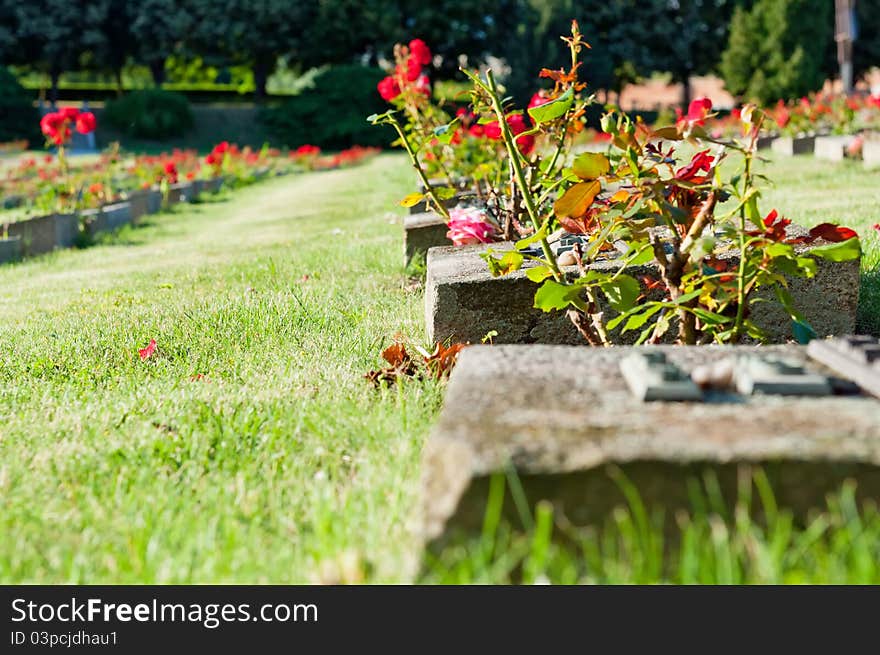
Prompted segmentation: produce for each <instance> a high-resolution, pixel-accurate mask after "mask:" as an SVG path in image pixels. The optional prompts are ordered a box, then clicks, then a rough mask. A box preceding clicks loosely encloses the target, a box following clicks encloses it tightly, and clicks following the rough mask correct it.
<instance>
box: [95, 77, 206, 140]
mask: <svg viewBox="0 0 880 655" xmlns="http://www.w3.org/2000/svg"><path fill="white" fill-rule="evenodd" d="M104 116H105V117H106V119H107V121H108V122H109V123H110V124H111V125H113V126H114V127H116V128H117V129H118V130H120V131H122V132H123V133H125V134H127V135H129V136H133V137H137V138H141V139H157V140H161V139H167V138H169V137H174V136H180V135H182V134H183V133H184V132H185V131H186V130H187V128H189V127H192V124H193V117H192V112H191V111H190V108H189V102H188V101H187V99H186V96H184V95H181V94H180V93H174V92H173V91H164V90H162V89H145V90H143V91H134V92H132V93H129V94H126V95H125V96H123V97H121V98H119V99H118V100H112V101H110V102H108V103H107V108H106V110H105V112H104Z"/></svg>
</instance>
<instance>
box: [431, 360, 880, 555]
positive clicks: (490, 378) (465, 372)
mask: <svg viewBox="0 0 880 655" xmlns="http://www.w3.org/2000/svg"><path fill="white" fill-rule="evenodd" d="M806 350H807V349H806V348H805V347H803V346H794V345H790V346H761V347H755V346H723V347H722V346H691V347H676V346H649V347H639V348H633V347H616V348H576V347H570V346H537V345H531V346H472V347H470V348H466V349H465V350H464V351H462V353H461V355H460V356H459V361H458V364H457V366H456V368H455V370H454V371H453V373H452V377H451V378H450V381H449V386H448V388H447V393H446V399H445V402H444V407H443V410H442V412H441V414H440V418H439V420H438V422H437V424H436V426H435V428H434V430H433V432H432V433H431V435H430V437H429V439H428V441H427V444H426V446H425V450H424V455H423V467H422V470H423V477H422V489H421V507H422V518H423V521H422V526H421V535H422V537H423V539H424V541H425V543H426V544H428V545H429V546H431V547H434V546H441V545H443V544H444V543H446V542H447V540H448V539H449V538H451V537H452V536H453V535H455V534H466V535H478V534H479V533H480V530H481V526H482V522H483V519H484V516H485V510H486V499H487V489H488V485H489V480H490V478H491V476H493V475H495V474H499V473H501V474H505V472H508V473H507V474H508V475H509V471H515V472H516V476H517V479H518V481H519V485H521V489H522V491H523V493H524V495H525V497H526V500H527V502H528V506H529V509H530V510H533V508H534V503H536V502H537V501H539V500H548V501H550V502H551V503H552V504H553V506H554V510H555V513H556V515H557V516H558V517H563V516H564V519H561V518H560V520H564V521H566V522H567V523H568V524H569V525H571V526H572V527H579V526H585V525H597V524H601V523H602V522H603V521H604V520H606V519H607V518H608V517H609V516H610V514H611V512H613V511H614V510H615V508H618V507H626V506H627V500H626V497H625V496H624V494H623V493H622V491H621V488H620V486H619V482H618V480H619V476H620V475H624V476H626V478H627V479H629V480H630V481H631V482H632V483H633V484H634V485H635V487H636V489H637V490H638V492H639V494H640V496H641V499H642V501H643V502H644V504H645V506H646V510H647V511H649V512H650V511H653V510H654V509H656V508H659V507H662V508H664V509H665V514H664V515H665V517H666V518H667V519H668V520H669V521H672V518H671V517H674V516H675V513H674V512H675V510H676V509H679V508H683V509H688V508H691V507H692V505H691V500H690V498H691V496H690V493H691V491H690V490H689V487H688V480H689V479H691V480H693V479H694V478H696V479H697V480H698V481H699V480H700V479H701V476H703V475H704V474H705V473H706V472H707V471H709V472H711V473H712V474H714V475H715V476H716V477H717V479H718V482H719V488H720V490H721V492H722V494H723V497H724V499H725V500H726V501H727V502H728V503H729V504H730V505H732V504H733V502H734V501H735V499H736V495H737V492H736V489H737V479H738V476H741V475H742V474H743V473H744V472H747V471H748V470H749V469H750V468H752V467H754V466H761V467H762V468H763V469H764V470H765V472H766V473H767V475H768V477H769V478H770V481H771V484H772V488H773V491H774V494H775V497H776V501H777V503H778V504H779V506H780V507H781V508H785V509H786V510H791V511H793V512H794V513H795V516H796V518H797V519H798V520H801V519H803V518H804V517H805V516H806V515H807V513H808V512H809V511H811V510H813V509H816V508H819V507H824V505H825V499H826V494H827V493H829V492H832V491H835V490H836V489H838V488H839V485H840V484H841V483H842V481H843V480H846V479H854V480H856V481H857V482H858V488H857V491H858V493H859V495H860V497H871V498H876V499H880V401H878V400H877V399H875V398H872V397H871V396H869V395H866V394H858V395H839V396H835V395H827V396H818V397H817V396H812V395H797V396H779V395H769V394H757V395H741V394H738V393H736V392H735V391H724V392H722V391H707V392H705V394H704V397H703V399H702V400H700V401H697V402H664V401H654V402H647V403H646V402H643V401H642V400H640V399H639V398H637V397H635V396H634V395H633V394H632V393H631V391H630V388H629V386H628V385H627V382H626V379H625V378H624V375H623V373H622V372H621V361H622V360H624V359H626V358H628V357H630V356H631V355H632V354H634V353H642V352H644V351H650V352H651V353H660V354H662V355H663V356H664V357H665V359H666V363H668V364H671V365H673V366H675V367H677V368H678V369H680V370H682V371H684V372H685V373H687V374H690V373H692V372H693V371H695V370H696V368H697V367H699V366H703V365H706V364H713V363H714V364H717V363H719V362H721V361H723V360H724V359H727V358H729V357H731V356H734V357H736V358H742V357H746V356H750V357H765V358H776V359H779V360H784V361H786V362H788V363H789V365H791V366H793V367H795V368H798V367H802V368H803V370H804V371H805V372H806V373H807V374H809V375H816V376H819V377H831V376H834V375H836V374H835V372H834V371H832V370H830V369H827V368H825V367H824V366H822V365H821V364H819V363H817V362H815V361H811V360H810V359H809V358H808V355H807V352H806ZM515 507H516V503H514V502H511V500H510V499H509V498H508V499H507V500H505V503H504V512H505V516H506V518H508V519H509V520H510V521H511V522H512V523H517V522H518V516H519V514H518V512H517V510H516V509H515Z"/></svg>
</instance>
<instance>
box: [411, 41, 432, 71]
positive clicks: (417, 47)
mask: <svg viewBox="0 0 880 655" xmlns="http://www.w3.org/2000/svg"><path fill="white" fill-rule="evenodd" d="M409 54H410V56H411V57H412V58H413V59H415V60H416V61H417V62H418V63H419V64H420V65H421V66H428V65H430V63H431V60H432V59H434V57H433V55H431V50H430V48H428V45H427V44H426V43H425V42H424V41H422V40H421V39H413V40H412V41H410V42H409Z"/></svg>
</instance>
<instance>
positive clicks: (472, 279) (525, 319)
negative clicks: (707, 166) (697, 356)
mask: <svg viewBox="0 0 880 655" xmlns="http://www.w3.org/2000/svg"><path fill="white" fill-rule="evenodd" d="M491 247H492V248H493V249H494V250H496V251H503V250H509V249H511V248H512V247H513V244H512V243H496V244H492V246H491ZM486 249H487V246H483V245H479V246H453V247H440V248H432V249H430V250H429V251H428V258H427V265H428V271H427V279H426V282H425V321H426V324H427V330H428V338H429V339H430V340H431V341H432V342H433V341H444V340H446V339H452V340H454V341H469V342H471V343H479V342H480V341H481V340H482V339H483V337H485V336H486V335H487V334H488V333H489V332H490V331H492V330H494V331H496V332H497V333H498V334H497V336H496V337H494V340H495V341H496V342H497V343H547V344H571V345H583V344H584V340H583V337H581V336H580V334H578V332H577V331H576V330H575V328H574V326H573V325H572V324H571V322H570V321H569V320H568V319H567V318H566V317H565V314H564V313H562V312H554V313H545V312H542V311H540V310H538V309H535V308H534V307H533V305H534V295H535V290H536V285H535V283H533V282H532V281H531V280H529V279H528V278H527V277H526V268H527V267H528V266H529V265H530V264H528V263H527V264H526V267H525V268H523V269H522V270H519V271H516V272H514V273H511V274H510V275H506V276H504V277H498V278H493V277H492V276H491V275H490V274H489V271H488V269H487V267H486V262H485V261H484V260H483V259H482V258H481V257H480V253H483V252H485V251H486ZM722 259H730V260H731V263H733V262H738V256H737V255H736V253H735V252H732V253H729V254H727V255H726V256H723V257H722ZM817 264H818V272H817V274H816V276H815V277H813V278H811V279H793V280H791V282H790V285H789V290H790V291H791V294H792V296H793V298H794V302H795V306H796V307H798V309H800V310H801V311H802V312H803V313H804V315H805V316H806V318H807V320H808V321H809V322H810V324H811V325H812V326H813V328H814V329H815V330H816V332H817V333H818V334H819V335H820V336H827V335H835V334H849V333H851V332H853V331H855V317H856V308H857V306H858V300H859V283H860V272H859V262H858V261H850V262H842V263H835V262H828V261H826V260H818V261H817ZM595 266H596V267H597V268H612V269H616V268H617V267H619V266H620V264H619V262H618V261H616V260H610V261H607V262H601V263H598V264H596V265H595ZM565 271H566V273H567V274H570V275H576V274H577V269H576V267H574V266H570V267H567V268H565ZM627 272H628V273H629V274H630V275H632V276H633V277H636V278H637V279H638V278H639V277H641V276H643V275H653V276H654V277H657V275H658V273H657V270H656V269H655V268H653V266H651V265H646V266H638V267H631V268H630V269H629V270H628V271H627ZM604 309H605V311H606V312H607V315H608V316H609V317H610V316H613V315H614V311H613V310H612V309H611V308H608V307H606V308H604ZM752 319H753V320H754V321H755V322H756V323H757V324H758V325H759V326H761V327H762V328H764V329H765V330H767V332H768V333H769V335H770V340H771V342H772V343H784V342H786V341H788V340H790V339H791V338H792V332H791V320H790V318H789V317H788V316H787V315H786V314H785V312H784V311H783V310H782V308H781V307H779V306H777V305H776V304H775V303H758V304H757V305H756V306H754V307H753V310H752ZM667 334H668V336H669V337H670V338H673V339H674V337H675V335H674V330H672V331H670V332H669V333H667ZM638 336H639V335H638V332H637V331H630V332H627V333H626V334H624V335H622V339H623V342H624V343H632V342H634V341H635V340H636V339H637V338H638Z"/></svg>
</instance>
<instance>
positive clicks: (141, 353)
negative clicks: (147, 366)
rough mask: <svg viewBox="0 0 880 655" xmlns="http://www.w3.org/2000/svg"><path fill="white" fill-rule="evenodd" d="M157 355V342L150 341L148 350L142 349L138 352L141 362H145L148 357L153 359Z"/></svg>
mask: <svg viewBox="0 0 880 655" xmlns="http://www.w3.org/2000/svg"><path fill="white" fill-rule="evenodd" d="M155 353H156V340H155V339H150V343H149V344H148V345H147V347H146V348H141V349H140V350H138V355H139V356H140V358H141V361H144V360H145V359H147V358H148V357H152V356H153V355H154V354H155Z"/></svg>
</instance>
